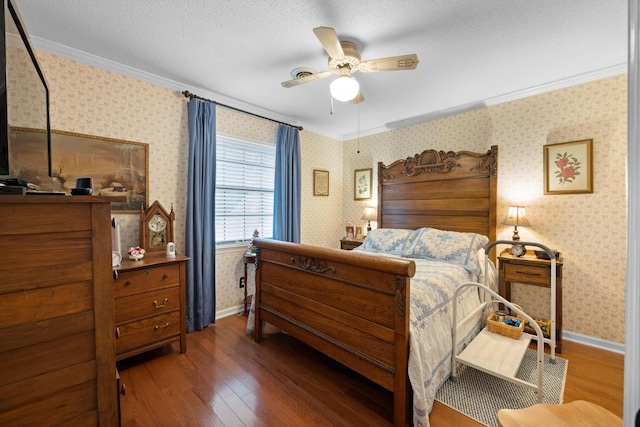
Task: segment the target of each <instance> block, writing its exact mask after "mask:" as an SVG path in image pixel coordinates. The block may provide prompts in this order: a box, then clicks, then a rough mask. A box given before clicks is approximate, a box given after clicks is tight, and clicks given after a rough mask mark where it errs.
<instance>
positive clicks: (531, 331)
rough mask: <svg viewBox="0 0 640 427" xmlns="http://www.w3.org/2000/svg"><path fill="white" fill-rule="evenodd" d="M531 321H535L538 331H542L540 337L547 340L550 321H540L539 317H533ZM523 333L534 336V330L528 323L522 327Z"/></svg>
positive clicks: (549, 333)
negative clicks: (538, 327)
mask: <svg viewBox="0 0 640 427" xmlns="http://www.w3.org/2000/svg"><path fill="white" fill-rule="evenodd" d="M533 320H535V321H536V323H537V324H538V326H540V329H542V335H543V336H544V337H546V338H549V337H550V336H551V332H550V331H551V320H548V319H541V318H539V317H534V318H533ZM524 331H525V332H527V333H529V334H533V335H535V334H536V330H535V329H534V328H533V326H531V325H530V324H529V322H528V321H527V322H526V323H525V325H524Z"/></svg>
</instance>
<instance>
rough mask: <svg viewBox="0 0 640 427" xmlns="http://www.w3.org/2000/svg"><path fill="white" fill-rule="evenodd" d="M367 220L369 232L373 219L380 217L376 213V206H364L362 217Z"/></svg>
mask: <svg viewBox="0 0 640 427" xmlns="http://www.w3.org/2000/svg"><path fill="white" fill-rule="evenodd" d="M360 219H364V220H365V221H369V223H368V224H367V233H369V232H370V231H371V221H377V220H378V217H377V215H376V208H372V207H371V206H369V207H366V208H364V213H363V214H362V218H360Z"/></svg>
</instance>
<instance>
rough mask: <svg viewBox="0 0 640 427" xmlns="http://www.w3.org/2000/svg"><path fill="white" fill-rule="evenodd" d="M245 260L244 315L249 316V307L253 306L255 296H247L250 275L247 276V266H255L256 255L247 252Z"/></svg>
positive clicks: (244, 256)
mask: <svg viewBox="0 0 640 427" xmlns="http://www.w3.org/2000/svg"><path fill="white" fill-rule="evenodd" d="M243 260H244V299H243V300H242V301H243V303H244V312H243V314H245V315H246V314H247V313H248V312H247V306H250V305H251V298H252V297H253V295H247V287H248V286H247V279H248V276H249V275H248V274H247V264H253V265H254V266H255V264H256V254H254V253H252V252H251V253H250V252H245V253H244V255H243Z"/></svg>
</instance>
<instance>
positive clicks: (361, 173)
mask: <svg viewBox="0 0 640 427" xmlns="http://www.w3.org/2000/svg"><path fill="white" fill-rule="evenodd" d="M372 170H373V169H371V168H369V169H356V170H355V171H354V172H353V200H367V199H370V198H371V172H372Z"/></svg>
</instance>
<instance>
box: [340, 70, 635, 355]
mask: <svg viewBox="0 0 640 427" xmlns="http://www.w3.org/2000/svg"><path fill="white" fill-rule="evenodd" d="M582 139H593V164H594V167H593V169H594V176H593V179H594V192H593V193H592V194H573V195H544V194H543V158H542V154H543V146H544V145H545V144H554V143H558V142H565V141H576V140H582ZM357 144H358V141H357V140H351V141H347V142H346V143H345V156H344V165H345V178H344V179H345V191H344V196H343V197H344V202H345V220H346V219H349V218H355V217H357V215H358V214H359V213H360V212H361V211H362V203H361V202H354V201H353V196H352V194H353V178H351V177H352V174H353V170H354V169H360V168H364V167H373V168H374V171H375V168H376V167H377V162H378V161H382V162H383V163H386V164H389V163H391V162H393V161H394V160H397V159H400V158H406V157H409V156H413V155H414V154H416V153H420V152H421V151H423V150H425V149H428V148H435V149H442V150H456V151H457V150H460V149H466V150H473V151H480V152H483V151H486V150H487V149H488V148H489V147H490V146H491V145H498V146H499V166H498V168H499V175H498V176H499V178H498V199H499V200H498V221H499V222H501V221H502V220H503V218H504V216H506V213H507V208H508V206H510V205H513V204H518V205H523V206H526V209H527V217H528V219H529V221H530V223H531V227H527V228H524V227H519V231H520V236H521V239H522V240H523V241H537V242H541V243H543V244H545V245H547V246H549V247H551V248H554V249H556V250H559V251H560V252H561V254H562V256H563V258H564V271H563V273H564V275H563V326H564V329H565V330H568V331H572V332H577V333H580V334H584V335H588V336H592V337H597V338H601V339H605V340H610V341H614V342H619V343H622V342H624V326H623V325H624V287H625V267H626V255H625V254H626V250H625V248H626V219H627V218H626V192H625V187H626V184H625V182H626V181H625V179H626V177H625V167H626V150H627V145H626V144H627V77H626V75H618V76H614V77H610V78H606V79H601V80H597V81H593V82H589V83H584V84H581V85H577V86H573V87H569V88H565V89H560V90H556V91H552V92H548V93H544V94H540V95H536V96H531V97H528V98H524V99H520V100H516V101H512V102H507V103H503V104H499V105H494V106H490V107H485V108H480V109H477V110H473V111H470V112H466V113H461V114H458V115H453V116H448V117H445V118H441V119H438V120H434V121H431V122H427V123H422V124H418V125H414V126H411V127H407V128H403V129H396V130H392V131H389V132H385V133H380V134H377V135H372V136H368V137H365V138H361V140H360V141H359V144H360V154H356V147H357ZM374 181H375V182H377V178H375V179H374ZM376 190H377V189H376ZM512 232H513V228H512V227H508V226H503V225H501V224H498V239H504V240H510V239H511V235H512ZM548 294H549V292H548V291H546V289H544V288H537V287H533V286H526V285H515V286H514V290H513V294H512V298H513V300H514V301H516V302H518V301H520V302H522V301H525V302H526V303H524V304H521V305H523V307H524V308H525V310H526V311H528V312H530V313H531V314H533V315H536V316H540V317H548V314H547V313H549V304H550V302H549V297H548Z"/></svg>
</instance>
